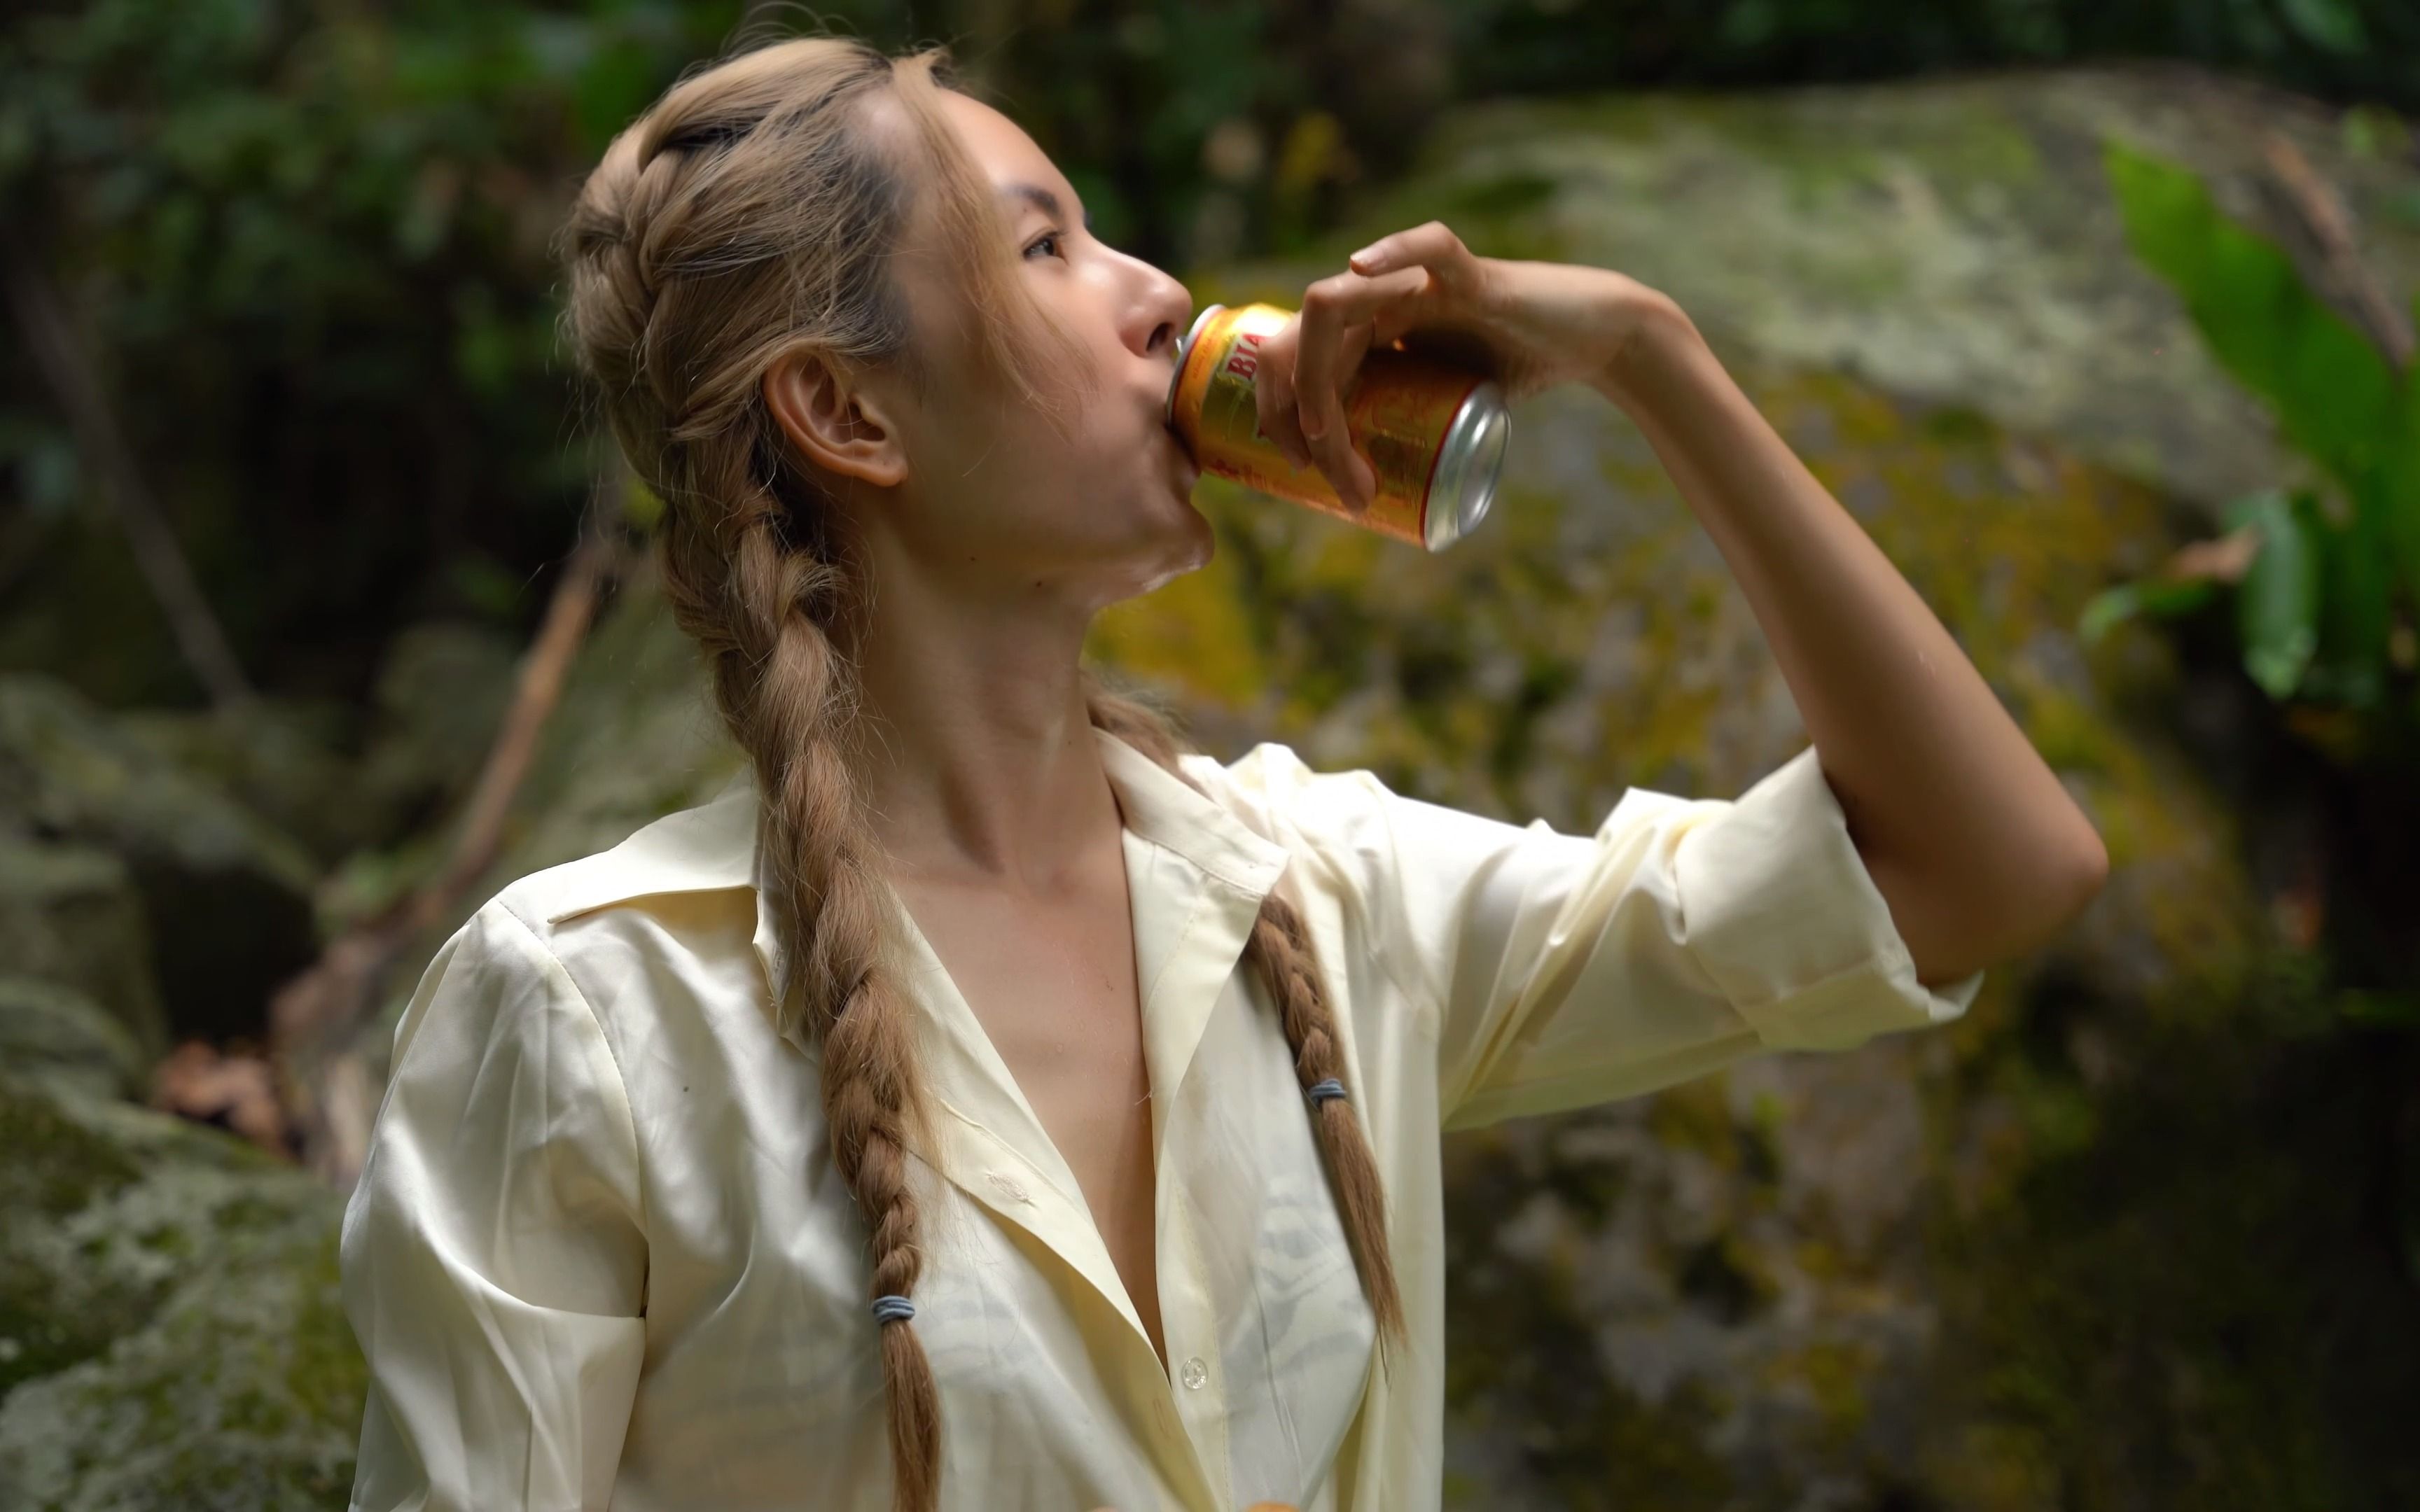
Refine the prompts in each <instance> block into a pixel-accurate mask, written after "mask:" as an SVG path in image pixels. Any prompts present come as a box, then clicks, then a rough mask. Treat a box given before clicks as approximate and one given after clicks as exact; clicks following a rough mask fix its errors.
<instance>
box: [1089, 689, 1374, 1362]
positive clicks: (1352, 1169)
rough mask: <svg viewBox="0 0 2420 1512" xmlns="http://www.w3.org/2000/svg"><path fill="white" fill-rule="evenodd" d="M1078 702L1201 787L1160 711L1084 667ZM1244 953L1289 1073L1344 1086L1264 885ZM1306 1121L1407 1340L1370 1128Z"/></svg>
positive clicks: (1319, 1116)
mask: <svg viewBox="0 0 2420 1512" xmlns="http://www.w3.org/2000/svg"><path fill="white" fill-rule="evenodd" d="M1084 702H1085V705H1086V709H1087V711H1088V713H1089V714H1090V715H1091V717H1092V721H1093V723H1094V725H1096V726H1098V727H1099V728H1100V729H1103V730H1106V731H1108V732H1109V733H1110V734H1113V735H1116V736H1117V737H1118V738H1119V739H1121V740H1124V741H1125V743H1126V744H1127V745H1130V746H1132V747H1134V748H1136V749H1137V750H1140V751H1141V752H1142V753H1143V754H1144V755H1146V756H1148V757H1150V758H1151V759H1152V760H1153V761H1155V762H1156V763H1158V764H1160V765H1161V766H1162V767H1164V768H1166V769H1167V770H1168V771H1170V772H1171V773H1172V774H1174V775H1175V776H1176V777H1177V778H1178V779H1180V780H1182V781H1184V782H1185V783H1186V784H1187V786H1189V787H1192V788H1195V789H1197V790H1198V789H1199V788H1200V787H1201V784H1200V783H1199V782H1196V781H1194V779H1192V777H1191V776H1190V775H1189V774H1187V772H1186V771H1185V769H1184V768H1183V767H1182V766H1180V765H1179V764H1178V763H1177V757H1178V755H1179V753H1180V752H1181V751H1182V750H1183V749H1184V746H1183V744H1182V742H1181V741H1180V740H1179V739H1178V737H1177V733H1176V731H1175V729H1174V727H1173V726H1171V724H1170V723H1169V721H1168V720H1167V719H1166V718H1164V717H1162V716H1161V715H1160V714H1159V713H1158V711H1156V710H1155V709H1153V708H1151V707H1150V706H1149V705H1148V704H1145V703H1142V702H1139V701H1137V700H1134V699H1131V698H1126V697H1124V696H1122V695H1120V694H1117V693H1113V692H1111V691H1109V689H1108V688H1107V687H1104V686H1102V684H1101V683H1100V681H1099V680H1098V679H1097V678H1096V677H1094V676H1093V675H1092V674H1090V673H1089V672H1088V673H1087V680H1086V685H1085V689H1084ZM1244 959H1245V961H1246V962H1248V963H1249V964H1250V965H1251V967H1252V970H1253V972H1254V974H1255V975H1257V976H1258V977H1259V978H1260V980H1261V985H1262V987H1263V988H1264V989H1265V990H1266V992H1267V994H1268V997H1269V1001H1270V1002H1271V1003H1272V1004H1273V1005H1275V1007H1276V1009H1277V1012H1278V1022H1279V1024H1280V1027H1281V1028H1282V1029H1283V1030H1284V1032H1285V1037H1286V1043H1287V1044H1288V1045H1290V1046H1292V1047H1293V1050H1294V1069H1295V1079H1296V1080H1298V1081H1299V1082H1300V1083H1301V1084H1302V1087H1303V1089H1304V1091H1305V1092H1309V1091H1310V1089H1311V1088H1313V1087H1316V1086H1318V1085H1319V1084H1320V1083H1321V1082H1323V1081H1326V1080H1328V1079H1330V1078H1334V1079H1335V1080H1337V1081H1338V1082H1340V1083H1342V1084H1343V1085H1344V1087H1345V1088H1346V1090H1347V1091H1348V1092H1350V1090H1351V1089H1352V1078H1351V1077H1349V1076H1347V1075H1346V1074H1345V1066H1344V1053H1343V1050H1342V1047H1341V1046H1340V1045H1338V1043H1337V1041H1336V1016H1335V1012H1334V1011H1333V1010H1332V1009H1331V1008H1330V1007H1329V998H1328V995H1327V988H1326V982H1325V981H1324V980H1322V979H1321V976H1320V971H1319V957H1318V953H1317V952H1316V951H1315V950H1314V949H1312V947H1311V932H1310V931H1309V930H1308V929H1306V928H1305V927H1304V925H1303V921H1302V915H1301V913H1300V912H1299V911H1298V910H1297V909H1296V908H1295V906H1294V904H1293V903H1290V902H1288V901H1287V900H1286V898H1285V897H1284V896H1283V895H1282V894H1280V893H1279V892H1277V891H1275V890H1272V891H1270V892H1269V893H1268V894H1267V896H1265V897H1264V898H1263V899H1262V900H1261V912H1260V917H1259V918H1255V919H1253V920H1252V933H1251V936H1250V938H1249V939H1248V940H1247V941H1246V942H1245V946H1244ZM1311 1123H1312V1127H1313V1128H1314V1129H1315V1130H1316V1131H1317V1137H1318V1139H1319V1148H1320V1152H1321V1153H1322V1154H1323V1155H1324V1156H1326V1160H1327V1173H1328V1180H1330V1182H1331V1183H1332V1184H1333V1185H1334V1187H1335V1189H1336V1205H1337V1210H1338V1213H1339V1215H1340V1216H1341V1217H1342V1220H1343V1223H1344V1236H1345V1238H1346V1239H1347V1240H1349V1241H1350V1242H1352V1245H1353V1260H1354V1265H1355V1268H1356V1269H1357V1271H1358V1272H1359V1273H1360V1276H1361V1290H1362V1292H1363V1293H1364V1294H1365V1295H1366V1296H1367V1297H1368V1298H1369V1300H1370V1310H1371V1312H1372V1313H1373V1314H1374V1315H1375V1316H1376V1318H1377V1319H1378V1329H1379V1338H1380V1347H1381V1349H1382V1350H1383V1349H1384V1348H1385V1346H1386V1343H1387V1341H1388V1340H1390V1339H1391V1340H1393V1341H1395V1342H1398V1343H1400V1342H1401V1341H1402V1340H1403V1338H1404V1329H1405V1324H1404V1302H1403V1295H1402V1293H1401V1292H1400V1291H1399V1290H1398V1289H1397V1288H1396V1286H1395V1262H1394V1257H1393V1252H1392V1251H1391V1250H1390V1249H1389V1248H1388V1242H1387V1187H1386V1182H1385V1181H1384V1180H1382V1179H1381V1178H1380V1176H1379V1174H1378V1160H1377V1157H1376V1156H1375V1155H1374V1154H1373V1153H1372V1152H1371V1149H1370V1138H1369V1134H1368V1132H1367V1131H1366V1130H1364V1129H1363V1128H1362V1127H1361V1119H1360V1118H1359V1116H1358V1115H1357V1114H1356V1113H1355V1111H1354V1108H1353V1104H1352V1100H1351V1099H1350V1098H1349V1097H1335V1098H1322V1099H1320V1100H1318V1101H1317V1102H1315V1103H1313V1104H1312V1110H1311Z"/></svg>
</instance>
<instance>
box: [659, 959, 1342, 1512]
mask: <svg viewBox="0 0 2420 1512" xmlns="http://www.w3.org/2000/svg"><path fill="white" fill-rule="evenodd" d="M759 1026H760V1027H759V1030H757V1031H751V1030H749V1029H748V1028H746V1027H745V1021H739V1026H738V1027H737V1028H734V1027H732V1026H723V1028H724V1030H725V1031H727V1032H723V1033H718V1032H716V1028H715V1026H712V1025H708V1024H706V1023H703V1022H702V1023H701V1024H700V1025H698V1026H696V1028H695V1033H694V1036H693V1042H690V1043H687V1044H682V1045H677V1046H675V1045H673V1044H670V1043H666V1044H663V1045H662V1046H661V1047H660V1048H661V1051H662V1053H661V1054H659V1055H656V1056H651V1057H642V1058H641V1060H640V1062H639V1063H638V1064H637V1065H635V1066H632V1067H630V1068H628V1070H627V1071H626V1078H627V1080H628V1083H629V1086H630V1090H631V1095H632V1102H633V1107H634V1112H635V1114H636V1116H637V1122H638V1126H639V1129H640V1136H641V1146H642V1160H643V1165H644V1182H645V1185H646V1190H647V1194H648V1226H649V1252H650V1260H649V1264H650V1273H649V1283H648V1330H649V1350H648V1362H647V1367H646V1375H645V1377H644V1380H643V1382H642V1387H641V1394H640V1403H639V1406H638V1409H637V1411H636V1412H634V1414H633V1419H632V1430H631V1437H630V1440H629V1443H628V1449H627V1450H626V1466H627V1468H628V1471H629V1473H631V1474H632V1475H633V1476H635V1477H641V1478H646V1479H649V1480H651V1481H653V1480H655V1479H657V1478H662V1477H669V1478H667V1479H663V1481H662V1483H663V1484H667V1485H669V1484H673V1483H675V1482H677V1481H682V1480H686V1481H687V1482H689V1483H690V1484H693V1485H696V1486H698V1487H701V1488H711V1489H710V1492H709V1491H707V1490H705V1489H701V1490H700V1492H699V1493H698V1494H699V1495H700V1496H701V1497H705V1498H706V1499H713V1498H720V1500H717V1501H715V1504H717V1505H730V1506H734V1507H739V1506H748V1505H755V1504H763V1505H767V1506H772V1505H797V1504H812V1505H826V1504H829V1505H834V1506H852V1505H856V1504H858V1498H859V1497H860V1496H861V1494H863V1493H864V1488H865V1486H866V1485H867V1484H869V1483H870V1484H873V1485H875V1486H877V1487H878V1486H881V1485H886V1484H887V1469H886V1468H885V1466H884V1464H883V1462H882V1460H881V1457H880V1455H878V1454H874V1453H872V1452H871V1451H868V1450H866V1449H864V1447H863V1446H864V1445H866V1444H873V1445H875V1446H876V1447H879V1446H880V1445H881V1444H882V1443H883V1442H884V1440H885V1435H884V1434H883V1433H882V1431H881V1413H882V1412H883V1396H882V1381H881V1373H880V1361H879V1353H878V1349H877V1345H878V1338H877V1334H876V1323H875V1322H874V1320H873V1319H872V1318H871V1316H870V1315H869V1313H868V1311H867V1303H868V1298H869V1293H870V1282H869V1274H870V1273H869V1267H868V1263H867V1233H868V1230H867V1227H866V1225H865V1223H864V1220H863V1218H862V1216H861V1214H860V1213H859V1212H858V1211H857V1210H856V1206H855V1204H854V1202H853V1200H852V1199H851V1197H850V1195H849V1193H848V1192H847V1190H846V1188H845V1185H844V1184H843V1183H842V1182H841V1180H840V1179H839V1177H838V1175H837V1171H836V1168H835V1166H834V1163H833V1161H832V1158H831V1151H830V1147H829V1141H828V1139H827V1137H826V1134H825V1129H824V1121H823V1114H822V1089H821V1086H820V1082H819V1080H818V1077H817V1068H816V1066H815V1065H814V1061H813V1060H812V1059H811V1058H810V1057H806V1056H802V1055H800V1054H799V1052H798V1051H797V1049H796V1048H795V1047H794V1046H792V1045H790V1044H788V1043H787V1042H785V1041H781V1040H780V1039H778V1038H777V1037H775V1036H773V1035H772V1034H771V1033H770V1030H769V1027H764V1026H762V1023H761V1019H760V1021H759ZM924 1069H925V1070H926V1071H927V1072H930V1073H931V1074H932V1081H931V1085H930V1086H929V1087H928V1091H929V1092H930V1093H931V1095H932V1097H933V1102H934V1119H933V1122H934V1125H935V1128H934V1133H933V1134H932V1135H931V1137H930V1139H929V1141H928V1143H927V1144H926V1145H925V1146H924V1148H923V1149H921V1150H920V1153H919V1157H918V1158H917V1159H916V1160H915V1161H914V1162H912V1163H911V1164H912V1177H913V1180H912V1181H911V1186H912V1188H913V1190H914V1192H915V1194H916V1199H917V1205H918V1213H917V1223H918V1228H919V1236H918V1237H919V1243H920V1247H921V1248H922V1250H923V1256H924V1262H923V1270H922V1274H921V1276H920V1278H919V1280H918V1282H917V1284H916V1287H915V1290H914V1299H913V1300H914V1302H915V1304H916V1308H917V1312H916V1316H915V1318H914V1319H913V1320H912V1322H911V1323H910V1324H909V1325H907V1326H910V1327H912V1328H914V1329H915V1330H916V1334H917V1337H918V1339H919V1340H920V1341H921V1342H922V1344H923V1347H924V1350H925V1352H926V1355H927V1357H928V1358H929V1359H930V1361H931V1364H932V1368H933V1371H934V1375H935V1379H936V1381H937V1383H938V1385H939V1396H940V1404H941V1411H942V1419H943V1442H944V1444H945V1456H946V1467H947V1468H946V1473H947V1475H948V1476H949V1478H950V1480H951V1483H952V1484H954V1486H956V1487H957V1488H958V1489H960V1490H967V1491H971V1490H972V1489H975V1488H982V1489H984V1490H985V1496H984V1497H978V1498H977V1499H976V1500H972V1501H969V1502H967V1503H965V1504H967V1505H976V1504H985V1505H1014V1504H1036V1505H1060V1504H1064V1505H1070V1506H1078V1507H1089V1506H1094V1505H1104V1504H1106V1505H1113V1506H1118V1507H1120V1508H1121V1509H1125V1512H1131V1509H1135V1508H1141V1507H1160V1506H1170V1505H1175V1506H1193V1505H1202V1506H1215V1507H1233V1506H1241V1505H1245V1504H1249V1503H1250V1502H1252V1501H1255V1500H1277V1501H1284V1502H1289V1503H1293V1504H1296V1505H1305V1506H1308V1505H1311V1504H1313V1503H1314V1502H1315V1501H1316V1499H1317V1495H1318V1486H1319V1484H1320V1482H1321V1481H1322V1480H1323V1479H1324V1478H1325V1476H1326V1473H1327V1470H1328V1467H1329V1465H1330V1464H1331V1462H1332V1460H1333V1458H1334V1457H1335V1454H1336V1451H1337V1448H1338V1446H1339V1444H1340V1443H1342V1440H1343V1438H1344V1435H1345V1433H1346V1431H1347V1429H1348V1428H1349V1427H1350V1426H1351V1423H1352V1421H1353V1418H1354V1415H1355V1412H1357V1408H1358V1405H1359V1402H1360V1398H1361V1394H1362V1389H1363V1382H1364V1379H1365V1376H1366V1374H1367V1371H1368V1368H1369V1365H1370V1361H1371V1346H1372V1342H1373V1333H1374V1330H1373V1322H1372V1319H1371V1316H1370V1313H1369V1309H1368V1306H1367V1304H1366V1302H1365V1301H1364V1299H1363V1296H1362V1293H1361V1289H1360V1285H1359V1281H1358V1278H1357V1273H1356V1272H1355V1269H1354V1266H1353V1260H1352V1255H1351V1251H1350V1248H1349V1246H1348V1244H1347V1242H1346V1240H1345V1237H1344V1234H1343V1231H1342V1226H1341V1224H1340V1222H1339V1220H1338V1218H1337V1215H1336V1210H1335V1205H1334V1202H1333V1199H1332V1197H1331V1196H1330V1193H1329V1189H1328V1184H1327V1179H1326V1172H1325V1170H1324V1168H1323V1166H1322V1165H1321V1163H1320V1159H1319V1155H1318V1151H1317V1148H1316V1146H1315V1144H1314V1143H1313V1141H1312V1139H1311V1128H1310V1123H1309V1119H1308V1114H1307V1111H1306V1109H1305V1107H1304V1105H1303V1103H1302V1100H1301V1095H1300V1092H1299V1089H1298V1084H1297V1082H1296V1079H1295V1074H1294V1069H1293V1065H1292V1060H1291V1054H1290V1052H1289V1051H1288V1050H1287V1049H1286V1046H1285V1044H1284V1041H1283V1039H1282V1037H1281V1036H1280V1035H1278V1034H1276V1033H1275V1031H1274V1030H1273V1028H1272V1027H1271V1026H1269V1025H1268V1024H1266V1023H1265V1022H1264V1021H1262V1020H1261V1018H1260V1017H1259V1011H1258V1010H1257V1009H1256V1007H1255V1005H1254V1003H1253V1000H1252V999H1251V997H1250V996H1249V995H1248V994H1246V993H1245V992H1244V991H1243V990H1242V989H1241V988H1240V986H1237V987H1234V988H1233V989H1232V990H1231V992H1230V993H1228V994H1225V995H1222V996H1221V999H1220V1001H1219V1002H1218V1005H1217V1007H1216V1009H1215V1011H1213V1012H1211V1013H1210V1014H1209V1015H1208V1019H1207V1022H1206V1023H1205V1024H1204V1025H1203V1026H1202V1030H1201V1039H1200V1043H1199V1045H1198V1047H1197V1049H1196V1052H1195V1054H1194V1056H1193V1057H1192V1058H1191V1061H1190V1063H1189V1065H1188V1066H1187V1070H1186V1072H1185V1073H1184V1074H1183V1075H1182V1076H1181V1077H1180V1078H1178V1079H1177V1080H1176V1082H1175V1085H1173V1086H1171V1087H1164V1088H1163V1087H1153V1088H1150V1090H1151V1092H1152V1094H1153V1098H1152V1101H1153V1103H1155V1104H1156V1107H1155V1108H1154V1109H1152V1110H1151V1111H1152V1113H1153V1118H1152V1121H1153V1122H1154V1123H1156V1125H1157V1127H1156V1129H1153V1130H1150V1131H1149V1132H1148V1134H1147V1135H1146V1137H1149V1138H1150V1139H1151V1140H1152V1141H1153V1143H1154V1145H1155V1146H1156V1150H1155V1153H1156V1181H1155V1183H1154V1191H1153V1194H1152V1200H1151V1203H1150V1207H1149V1214H1150V1227H1149V1231H1148V1237H1149V1241H1150V1243H1151V1256H1152V1259H1153V1261H1154V1262H1155V1264H1154V1269H1155V1273H1156V1297H1155V1298H1154V1299H1152V1300H1153V1301H1154V1302H1155V1303H1156V1304H1157V1311H1158V1313H1159V1321H1160V1328H1161V1331H1162V1332H1163V1334H1164V1337H1165V1341H1166V1350H1167V1361H1168V1364H1167V1366H1166V1368H1165V1369H1163V1367H1162V1365H1161V1364H1160V1359H1159V1356H1158V1355H1157V1354H1156V1353H1155V1351H1154V1350H1153V1349H1152V1346H1151V1343H1150V1342H1149V1339H1148V1335H1147V1332H1146V1330H1145V1329H1144V1328H1143V1326H1142V1319H1141V1309H1140V1308H1139V1307H1138V1306H1137V1305H1136V1304H1135V1303H1134V1300H1133V1298H1132V1297H1131V1295H1130V1294H1129V1292H1128V1288H1127V1286H1126V1283H1125V1275H1124V1272H1125V1268H1124V1267H1121V1266H1120V1265H1118V1264H1117V1263H1116V1261H1115V1258H1114V1257H1113V1256H1112V1255H1111V1253H1110V1249H1109V1243H1108V1242H1107V1240H1106V1239H1105V1238H1104V1236H1103V1234H1102V1232H1101V1227H1100V1226H1099V1224H1098V1223H1097V1222H1096V1221H1095V1219H1094V1212H1093V1210H1092V1205H1091V1204H1090V1203H1089V1202H1088V1201H1087V1198H1086V1196H1085V1193H1084V1191H1083V1190H1082V1184H1081V1183H1080V1182H1079V1181H1078V1180H1076V1178H1075V1175H1074V1168H1073V1166H1072V1165H1070V1163H1069V1162H1067V1161H1066V1160H1064V1159H1063V1158H1061V1157H1060V1156H1059V1153H1058V1150H1057V1149H1056V1147H1055V1145H1054V1142H1053V1141H1052V1140H1051V1139H1050V1138H1049V1137H1048V1133H1047V1130H1045V1129H1044V1128H1042V1127H1041V1125H1040V1122H1039V1120H1038V1119H1037V1118H1035V1116H1034V1115H1032V1112H1031V1111H1030V1108H1029V1110H1028V1111H1027V1112H1026V1113H1025V1114H1024V1115H1023V1116H1022V1118H1020V1116H1019V1115H1018V1112H1017V1106H1016V1099H1014V1098H1012V1097H1008V1096H1005V1095H1003V1094H1004V1091H1005V1089H1004V1088H1001V1087H998V1086H985V1085H982V1084H983V1083H984V1082H985V1076H984V1075H983V1074H982V1071H983V1068H981V1067H970V1066H968V1065H961V1064H957V1063H955V1062H954V1061H953V1060H952V1058H951V1057H950V1056H949V1055H947V1054H942V1055H939V1056H937V1057H933V1059H932V1060H931V1061H930V1062H928V1064H927V1065H926V1067H925V1068H924ZM998 1070H1004V1067H1002V1068H998ZM679 1088H686V1090H679ZM709 1088H710V1089H711V1090H706V1089H709ZM702 1093H703V1095H701V1094H702ZM808 1488H814V1489H820V1493H821V1498H822V1499H818V1497H817V1496H816V1495H813V1494H806V1492H805V1490H804V1489H808ZM877 1503H878V1499H876V1500H869V1501H867V1502H866V1503H865V1504H867V1505H869V1506H872V1505H875V1504H877ZM952 1504H957V1503H956V1502H954V1501H953V1502H952Z"/></svg>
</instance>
